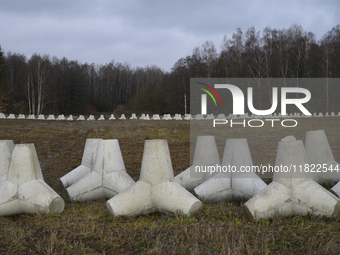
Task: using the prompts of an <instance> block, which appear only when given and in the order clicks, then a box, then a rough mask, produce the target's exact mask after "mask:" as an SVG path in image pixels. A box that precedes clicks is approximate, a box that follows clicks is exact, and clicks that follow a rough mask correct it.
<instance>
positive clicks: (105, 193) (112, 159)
mask: <svg viewBox="0 0 340 255" xmlns="http://www.w3.org/2000/svg"><path fill="white" fill-rule="evenodd" d="M134 183H135V182H134V181H133V179H132V178H131V177H130V176H129V175H128V174H127V172H126V169H125V165H124V161H123V157H122V153H121V151H120V147H119V143H118V140H117V139H109V140H99V144H98V150H97V155H96V159H95V162H94V165H93V170H92V171H91V172H90V173H88V174H87V175H85V176H84V177H83V178H81V179H80V180H78V181H77V182H75V183H74V184H72V185H71V186H69V187H68V188H67V193H68V195H69V197H70V199H71V200H72V201H87V200H95V199H100V198H106V199H109V198H111V197H113V196H115V195H117V194H118V193H120V192H122V191H123V190H125V189H126V188H128V187H130V186H131V185H133V184H134Z"/></svg>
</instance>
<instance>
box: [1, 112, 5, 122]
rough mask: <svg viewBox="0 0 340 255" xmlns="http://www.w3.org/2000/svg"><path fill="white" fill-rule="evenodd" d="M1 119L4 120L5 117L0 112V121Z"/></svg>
mask: <svg viewBox="0 0 340 255" xmlns="http://www.w3.org/2000/svg"><path fill="white" fill-rule="evenodd" d="M1 119H6V115H5V114H3V113H2V112H0V120H1Z"/></svg>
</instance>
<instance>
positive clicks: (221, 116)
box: [0, 112, 340, 121]
mask: <svg viewBox="0 0 340 255" xmlns="http://www.w3.org/2000/svg"><path fill="white" fill-rule="evenodd" d="M336 116H338V117H339V116H340V112H339V113H338V115H335V114H334V112H332V113H331V114H330V115H329V114H328V112H326V114H325V115H323V114H322V113H321V112H320V113H319V114H317V113H314V114H313V115H312V116H305V115H300V113H294V114H293V113H290V114H289V115H286V116H282V115H280V114H276V113H274V114H270V115H264V116H259V115H254V114H253V115H251V116H249V115H248V114H247V113H246V114H244V115H233V114H229V115H228V116H227V117H226V116H225V114H223V113H222V114H218V115H217V117H216V119H248V118H252V119H253V118H305V117H336ZM6 118H7V119H26V116H25V114H19V116H18V117H17V118H16V117H15V115H14V114H9V115H8V116H7V117H6V115H5V114H3V113H0V119H6ZM27 119H30V120H32V119H38V120H69V121H73V120H74V117H73V115H69V117H67V118H66V117H65V116H64V114H61V115H58V117H57V118H55V116H54V115H53V114H51V115H48V117H47V118H45V115H43V114H41V115H39V116H38V117H37V118H36V117H35V115H28V117H27ZM108 119H109V120H115V119H116V118H115V116H114V115H113V114H111V116H110V117H109V118H108ZM119 119H120V120H126V119H127V118H126V117H125V114H122V115H121V116H120V117H119ZM129 119H130V120H137V119H140V120H204V119H205V120H211V119H215V116H214V115H213V114H208V115H206V116H204V115H202V114H196V115H195V117H192V116H191V114H185V115H184V116H183V117H182V116H181V114H177V113H176V114H175V115H174V117H171V115H170V114H164V115H163V116H162V117H160V115H159V114H153V116H152V117H151V118H150V116H149V114H142V115H141V116H140V117H139V118H138V117H137V115H136V114H135V113H132V115H131V117H130V118H129ZM76 120H96V119H95V117H94V115H89V117H88V118H87V119H85V116H84V115H79V116H78V118H77V119H76ZM97 120H105V117H104V115H100V117H99V118H98V119H97Z"/></svg>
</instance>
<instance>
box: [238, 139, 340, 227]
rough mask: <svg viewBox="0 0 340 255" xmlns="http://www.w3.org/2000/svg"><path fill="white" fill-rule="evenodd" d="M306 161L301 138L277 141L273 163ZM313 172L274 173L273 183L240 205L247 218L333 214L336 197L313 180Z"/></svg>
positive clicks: (339, 204)
mask: <svg viewBox="0 0 340 255" xmlns="http://www.w3.org/2000/svg"><path fill="white" fill-rule="evenodd" d="M307 163H308V160H307V157H306V152H305V149H304V146H303V143H302V141H301V140H299V141H297V140H296V139H295V138H294V137H292V136H290V137H285V138H284V139H282V140H281V141H280V142H279V146H278V151H277V155H276V161H275V166H281V165H282V166H285V167H287V169H289V167H290V166H291V165H304V164H307ZM314 178H315V175H314V174H313V173H307V172H304V171H302V172H301V173H298V172H294V171H291V172H287V173H284V172H278V173H276V172H275V173H274V177H273V182H272V183H271V184H270V185H268V186H267V187H266V188H265V189H263V190H262V191H261V192H260V193H258V194H257V195H255V196H254V197H253V198H251V199H250V200H249V201H247V202H246V203H245V204H244V208H245V210H246V212H247V215H248V217H249V219H250V220H254V221H258V220H260V219H268V218H273V217H274V216H275V215H282V216H290V215H307V214H309V213H310V214H313V215H320V216H327V217H331V216H337V215H339V213H340V200H339V199H338V198H337V197H335V196H334V195H333V194H331V193H330V192H328V191H327V190H326V189H324V188H323V187H322V186H320V185H319V184H318V183H316V182H315V181H314V180H313V179H314Z"/></svg>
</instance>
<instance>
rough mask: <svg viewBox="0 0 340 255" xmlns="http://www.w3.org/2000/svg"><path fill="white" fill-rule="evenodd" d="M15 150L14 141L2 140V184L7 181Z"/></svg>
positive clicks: (0, 179)
mask: <svg viewBox="0 0 340 255" xmlns="http://www.w3.org/2000/svg"><path fill="white" fill-rule="evenodd" d="M13 148H14V142H13V141H12V140H0V184H1V183H3V182H4V181H6V179H7V174H8V170H9V165H10V163H11V157H12V151H13Z"/></svg>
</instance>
